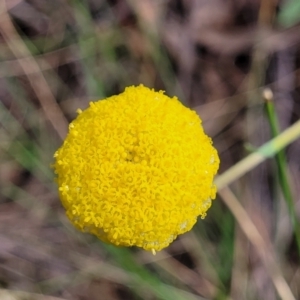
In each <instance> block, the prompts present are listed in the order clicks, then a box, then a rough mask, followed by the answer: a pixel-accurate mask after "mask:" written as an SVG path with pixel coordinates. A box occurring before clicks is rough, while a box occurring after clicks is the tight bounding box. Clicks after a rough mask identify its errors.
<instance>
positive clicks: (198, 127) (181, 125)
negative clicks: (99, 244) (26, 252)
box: [54, 85, 219, 255]
mask: <svg viewBox="0 0 300 300" xmlns="http://www.w3.org/2000/svg"><path fill="white" fill-rule="evenodd" d="M77 113H78V115H77V118H76V119H75V120H73V121H72V122H71V124H70V126H69V134H68V135H67V137H66V139H65V141H64V143H63V145H62V146H61V147H60V148H59V149H58V150H57V151H56V152H55V154H54V160H55V163H54V169H55V170H54V172H55V174H57V179H56V181H57V184H58V187H59V188H58V191H59V196H60V199H61V202H62V204H63V206H64V208H65V209H66V214H67V217H68V218H69V220H70V221H71V222H72V223H73V224H74V225H75V227H76V228H78V229H80V230H81V231H83V232H89V233H92V234H94V235H96V236H97V237H98V238H100V239H101V240H102V241H104V242H108V243H112V244H114V245H118V246H137V247H140V248H143V249H145V250H147V251H151V252H152V253H153V255H155V254H156V252H157V251H160V250H161V249H163V248H165V247H167V246H168V245H169V244H170V243H172V242H173V241H174V240H175V239H176V237H177V236H178V235H180V234H183V233H185V232H187V231H189V230H191V229H192V227H193V226H194V224H195V223H196V221H197V218H198V217H200V218H204V217H205V216H206V212H207V210H208V209H209V208H210V206H211V204H212V201H211V200H212V199H214V198H215V196H216V187H215V185H214V184H213V178H214V176H215V174H216V173H217V170H218V168H219V157H218V153H217V151H216V149H215V148H214V147H213V145H212V141H211V139H210V138H209V137H208V136H207V135H206V134H205V133H204V131H203V127H202V124H201V123H202V122H201V119H200V118H199V116H198V115H197V114H196V113H195V112H194V111H192V110H191V109H189V108H187V107H185V106H183V105H182V104H181V103H180V102H179V101H178V99H177V98H176V97H173V98H170V97H168V96H166V95H165V94H164V92H162V91H159V92H156V91H154V90H151V89H149V88H147V87H144V86H142V85H140V86H131V87H128V88H126V89H125V91H124V92H123V93H121V94H120V95H117V96H112V97H109V98H107V99H104V100H101V101H96V102H92V103H90V106H89V107H88V108H87V109H85V110H83V111H82V110H81V109H78V110H77Z"/></svg>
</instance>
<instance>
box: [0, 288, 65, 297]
mask: <svg viewBox="0 0 300 300" xmlns="http://www.w3.org/2000/svg"><path fill="white" fill-rule="evenodd" d="M0 299H1V300H25V299H30V300H65V298H57V297H52V296H46V295H42V294H34V293H28V292H22V291H11V290H5V289H0Z"/></svg>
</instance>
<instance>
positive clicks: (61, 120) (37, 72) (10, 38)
mask: <svg viewBox="0 0 300 300" xmlns="http://www.w3.org/2000/svg"><path fill="white" fill-rule="evenodd" d="M0 14H1V20H0V32H1V34H2V35H3V37H4V39H5V41H6V43H7V45H8V47H9V48H10V50H11V52H12V53H13V54H14V55H15V57H16V58H22V59H21V60H19V64H20V66H21V68H22V69H23V70H24V73H25V74H26V76H27V78H28V80H29V82H30V84H31V86H32V88H33V90H34V92H35V94H36V96H37V98H38V100H39V102H40V104H41V107H42V109H43V111H44V113H45V116H46V117H47V119H48V120H49V121H50V123H51V124H52V126H53V127H54V129H55V130H56V131H57V133H58V135H59V136H60V138H62V139H63V138H64V137H65V135H66V133H67V128H68V122H67V120H66V119H65V117H64V115H63V113H62V111H61V110H60V108H59V106H58V104H57V102H56V100H55V97H54V95H53V93H52V91H51V89H50V87H49V85H48V83H47V81H46V79H45V77H44V76H43V74H42V71H41V69H40V67H39V65H38V63H37V62H36V60H35V59H34V57H33V56H32V55H31V53H30V51H29V50H28V48H27V47H26V45H25V44H24V42H23V41H22V39H21V38H20V36H19V34H18V32H17V31H16V29H15V27H14V25H13V23H12V21H11V19H10V16H9V15H8V13H7V7H6V2H5V0H2V1H1V2H0Z"/></svg>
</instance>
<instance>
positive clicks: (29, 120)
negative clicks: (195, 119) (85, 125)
mask: <svg viewBox="0 0 300 300" xmlns="http://www.w3.org/2000/svg"><path fill="white" fill-rule="evenodd" d="M299 68H300V2H299V0H287V1H279V0H209V1H208V0H110V1H105V0H86V1H80V0H70V1H65V0H52V1H46V0H27V1H26V0H6V1H5V0H0V287H1V289H0V299H4V300H5V299H45V300H50V299H52V300H53V299H70V300H73V299H74V300H90V299H91V300H102V299H104V300H117V299H124V300H126V299H137V300H139V299H147V300H150V299H172V300H177V299H183V300H185V299H187V300H189V299H192V300H193V299H202V300H203V299H216V300H223V299H238V300H242V299H247V300H248V299H249V300H251V299H253V300H256V299H267V300H272V299H279V298H280V299H286V300H292V299H300V259H299V258H300V234H299V226H298V225H299V221H298V220H299V213H300V200H299V194H300V188H299V179H300V177H299V170H300V169H299V168H300V143H299V141H296V142H294V143H293V144H291V145H290V146H289V147H288V148H287V149H285V150H286V151H285V152H281V153H280V154H279V155H278V156H277V157H276V158H275V159H269V160H267V161H265V162H263V163H261V164H259V166H257V167H256V168H253V170H252V171H250V172H248V173H247V174H245V175H244V176H243V177H241V178H239V179H236V180H235V179H234V176H233V180H231V182H230V183H231V184H230V189H229V188H227V187H224V189H220V194H219V196H218V197H217V199H216V200H214V201H213V206H212V208H211V209H210V210H209V212H208V216H207V217H206V218H205V220H201V219H199V221H198V223H197V225H196V226H195V227H194V229H193V230H192V231H191V232H189V233H187V234H185V235H183V236H180V237H179V238H178V239H177V240H176V241H175V242H174V243H173V244H172V245H171V246H170V247H168V248H167V249H165V250H163V251H161V252H159V253H158V254H157V255H156V256H153V255H152V254H151V253H148V252H145V251H143V250H139V249H136V248H133V249H127V248H116V247H113V246H109V245H106V244H104V243H102V242H100V241H98V240H97V239H95V238H94V237H92V236H90V235H88V234H82V233H80V232H78V231H76V229H74V228H73V227H72V226H71V225H70V223H69V222H68V220H67V219H66V217H65V214H64V210H63V208H62V206H61V204H60V201H59V198H58V193H57V187H56V185H55V183H54V182H53V178H54V174H53V171H52V170H51V168H50V164H51V163H53V153H54V152H55V150H56V149H57V148H58V147H59V146H60V145H61V143H62V140H63V138H64V137H65V136H66V134H67V130H68V123H69V122H70V121H71V120H73V119H74V118H75V117H76V109H77V108H81V109H84V108H86V107H87V106H88V103H89V102H90V101H96V100H98V99H102V98H105V97H107V96H111V95H113V94H117V93H120V92H122V91H123V90H124V88H125V87H126V86H129V85H137V84H140V83H143V84H144V85H146V86H148V87H153V88H155V89H156V90H165V91H166V94H168V95H169V96H174V95H176V96H177V97H178V98H179V99H180V100H181V101H182V102H183V103H184V104H185V105H187V106H189V107H191V108H193V109H195V110H196V111H197V113H198V114H199V115H200V117H201V118H202V120H203V126H204V128H205V131H206V132H207V134H208V135H210V136H211V137H212V139H213V142H214V145H215V147H216V148H217V150H218V152H219V155H220V158H221V166H220V170H219V174H220V178H222V174H223V173H224V172H225V171H227V172H229V173H227V174H232V173H230V172H231V170H232V169H231V168H232V167H234V166H235V165H236V163H237V162H239V161H240V160H242V159H243V158H244V157H246V156H247V155H248V154H251V153H253V151H255V150H256V149H257V148H258V147H259V146H261V145H263V144H264V143H266V142H267V141H269V140H270V139H271V138H272V136H274V135H277V134H279V131H283V130H284V129H287V128H289V127H290V126H291V124H293V123H294V122H295V121H297V120H298V119H299V115H300V98H299V91H300V90H299V87H300V69H299ZM274 106H275V110H274ZM276 119H277V120H278V124H277V125H278V126H277V125H276Z"/></svg>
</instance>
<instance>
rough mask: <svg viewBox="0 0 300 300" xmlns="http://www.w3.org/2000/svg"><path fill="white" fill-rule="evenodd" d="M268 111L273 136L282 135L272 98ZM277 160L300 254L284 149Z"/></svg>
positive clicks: (299, 237) (269, 101) (297, 223)
mask: <svg viewBox="0 0 300 300" xmlns="http://www.w3.org/2000/svg"><path fill="white" fill-rule="evenodd" d="M266 111H267V116H268V120H269V123H270V127H271V132H272V136H273V137H276V136H279V135H280V128H279V122H278V118H277V114H276V110H275V107H274V102H273V101H272V99H268V100H267V101H266ZM275 160H276V164H277V169H278V174H279V184H280V186H281V190H282V193H283V196H284V198H285V201H286V204H287V207H288V211H289V214H290V218H291V222H292V225H293V229H294V233H295V237H296V243H297V248H298V253H299V255H300V223H299V221H298V219H297V215H296V210H295V205H294V201H293V196H292V191H291V187H290V185H289V181H288V171H287V169H288V166H287V161H286V155H285V153H284V151H283V150H280V151H278V153H277V154H276V155H275Z"/></svg>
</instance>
